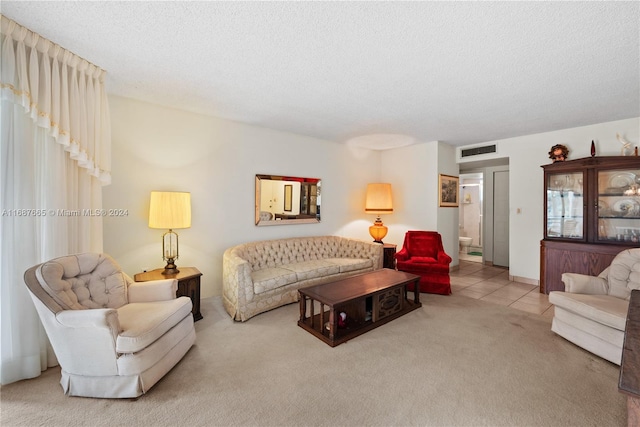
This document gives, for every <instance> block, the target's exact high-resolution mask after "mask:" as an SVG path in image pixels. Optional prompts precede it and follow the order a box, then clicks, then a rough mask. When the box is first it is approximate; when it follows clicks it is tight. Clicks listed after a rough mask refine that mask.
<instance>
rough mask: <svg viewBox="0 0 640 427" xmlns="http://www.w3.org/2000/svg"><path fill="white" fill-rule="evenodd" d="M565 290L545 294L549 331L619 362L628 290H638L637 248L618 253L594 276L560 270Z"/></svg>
mask: <svg viewBox="0 0 640 427" xmlns="http://www.w3.org/2000/svg"><path fill="white" fill-rule="evenodd" d="M562 281H563V282H564V286H565V290H564V292H561V291H553V292H550V293H549V302H551V303H552V304H553V305H554V316H553V323H552V325H551V330H552V331H553V332H555V333H556V334H558V335H560V336H562V337H563V338H566V339H567V340H569V341H571V342H573V343H574V344H577V345H579V346H580V347H582V348H584V349H585V350H588V351H590V352H591V353H594V354H596V355H598V356H600V357H602V358H603V359H606V360H609V361H610V362H613V363H615V364H617V365H620V361H621V358H622V346H623V343H624V331H625V326H626V318H627V311H628V309H629V298H630V297H631V291H632V290H634V289H640V248H634V249H627V250H624V251H622V252H620V253H619V254H618V255H616V257H615V258H614V259H613V261H612V262H611V265H610V266H609V267H607V268H606V269H605V270H604V271H603V272H602V273H600V274H599V275H598V276H587V275H584V274H577V273H563V274H562Z"/></svg>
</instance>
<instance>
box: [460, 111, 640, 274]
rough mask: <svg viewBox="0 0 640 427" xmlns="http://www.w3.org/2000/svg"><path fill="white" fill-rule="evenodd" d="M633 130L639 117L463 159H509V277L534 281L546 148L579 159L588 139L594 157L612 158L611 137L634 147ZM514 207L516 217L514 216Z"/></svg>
mask: <svg viewBox="0 0 640 427" xmlns="http://www.w3.org/2000/svg"><path fill="white" fill-rule="evenodd" d="M639 130H640V118H633V119H627V120H619V121H614V122H607V123H600V124H596V125H590V126H583V127H578V128H571V129H563V130H559V131H554V132H545V133H539V134H535V135H526V136H520V137H516V138H509V139H504V140H499V141H488V142H486V143H483V144H478V145H487V144H492V143H495V144H497V147H498V152H497V153H496V154H491V155H481V156H474V157H473V158H472V159H470V160H468V161H474V162H477V161H480V160H491V159H497V158H503V157H506V158H508V159H509V200H510V208H509V209H510V216H509V217H510V222H509V274H510V275H512V276H515V277H521V278H525V279H532V280H535V281H537V280H539V276H540V240H541V239H542V238H543V221H544V212H543V202H544V200H543V197H544V191H543V188H544V187H543V179H544V178H543V171H542V168H541V167H540V166H541V165H546V164H549V163H551V160H550V159H549V155H548V152H549V150H550V148H551V147H552V146H553V145H556V144H564V145H566V146H567V148H569V150H570V153H569V160H571V159H579V158H582V157H589V156H590V149H591V141H592V140H594V141H595V145H596V155H598V156H618V155H620V149H621V148H622V144H621V143H620V142H619V141H618V140H617V139H616V133H620V134H621V135H623V136H624V137H625V138H626V139H627V140H629V141H631V142H633V143H634V144H635V145H638V146H640V136H639ZM469 147H471V146H469ZM461 148H468V147H461ZM518 209H520V213H517V210H518ZM485 241H486V240H485Z"/></svg>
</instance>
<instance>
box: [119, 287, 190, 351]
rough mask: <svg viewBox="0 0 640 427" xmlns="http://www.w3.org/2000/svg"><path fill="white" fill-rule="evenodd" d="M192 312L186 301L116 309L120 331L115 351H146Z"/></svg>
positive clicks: (182, 298)
mask: <svg viewBox="0 0 640 427" xmlns="http://www.w3.org/2000/svg"><path fill="white" fill-rule="evenodd" d="M191 308H192V303H191V299H189V298H188V297H179V298H176V299H174V300H171V301H157V302H134V303H131V304H126V305H123V306H122V307H120V308H119V309H118V320H119V321H120V328H121V329H122V331H121V332H120V333H119V334H118V338H117V339H116V351H117V352H119V353H135V352H137V351H141V350H143V349H145V348H146V347H148V346H149V345H150V344H151V343H153V342H155V341H156V340H157V339H158V338H160V337H161V336H163V335H164V334H165V333H166V332H167V331H168V330H170V329H171V328H173V327H174V326H175V325H177V324H178V323H180V322H181V321H182V319H184V318H185V317H186V316H190V315H191Z"/></svg>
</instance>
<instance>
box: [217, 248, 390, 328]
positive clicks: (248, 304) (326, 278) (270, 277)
mask: <svg viewBox="0 0 640 427" xmlns="http://www.w3.org/2000/svg"><path fill="white" fill-rule="evenodd" d="M383 256H384V254H383V246H382V245H380V244H378V243H372V242H365V241H362V240H356V239H349V238H345V237H338V236H316V237H296V238H289V239H279V240H266V241H261V242H251V243H245V244H242V245H238V246H234V247H232V248H229V249H227V250H226V251H225V252H224V256H223V261H222V270H223V282H222V300H223V303H224V307H225V309H226V310H227V312H228V313H229V314H230V315H231V317H232V318H233V319H234V320H240V321H243V322H244V321H245V320H248V319H249V318H251V317H253V316H255V315H256V314H259V313H262V312H265V311H267V310H271V309H273V308H276V307H280V306H283V305H286V304H290V303H293V302H296V301H298V289H299V288H302V287H305V286H311V285H317V284H321V283H328V282H332V281H335V280H338V279H342V278H344V277H347V276H353V275H355V274H360V273H365V272H368V271H373V270H378V269H380V268H382V260H383Z"/></svg>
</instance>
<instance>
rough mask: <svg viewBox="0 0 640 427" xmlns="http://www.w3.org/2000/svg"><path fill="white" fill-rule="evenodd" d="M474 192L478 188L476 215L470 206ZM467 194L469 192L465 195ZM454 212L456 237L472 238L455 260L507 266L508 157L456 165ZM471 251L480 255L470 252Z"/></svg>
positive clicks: (473, 208)
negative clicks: (457, 189) (457, 193)
mask: <svg viewBox="0 0 640 427" xmlns="http://www.w3.org/2000/svg"><path fill="white" fill-rule="evenodd" d="M463 187H465V188H463ZM476 191H478V195H477V196H476V198H477V203H478V205H477V206H478V207H479V209H480V213H479V214H477V213H476V212H477V211H476V209H475V207H474V206H473V204H474V202H475V200H474V194H475V192H476ZM467 194H470V195H469V196H467ZM469 202H470V203H469ZM470 205H471V206H470ZM467 207H469V209H467ZM458 212H459V214H460V222H459V224H460V226H459V230H458V231H459V236H461V237H471V239H472V241H471V244H470V246H469V247H468V248H467V249H466V250H462V251H461V252H460V254H459V259H461V260H471V261H475V262H482V263H483V264H486V265H495V266H500V267H506V268H508V267H509V159H508V158H502V159H494V160H487V161H478V162H468V163H461V164H460V205H459V209H458ZM476 227H477V228H478V231H477V232H476V231H475V229H476ZM476 236H477V237H476ZM461 240H462V239H461ZM460 249H462V242H461V243H460ZM463 252H464V253H463ZM474 252H475V253H480V254H481V255H477V254H474V255H471V254H470V253H474Z"/></svg>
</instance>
